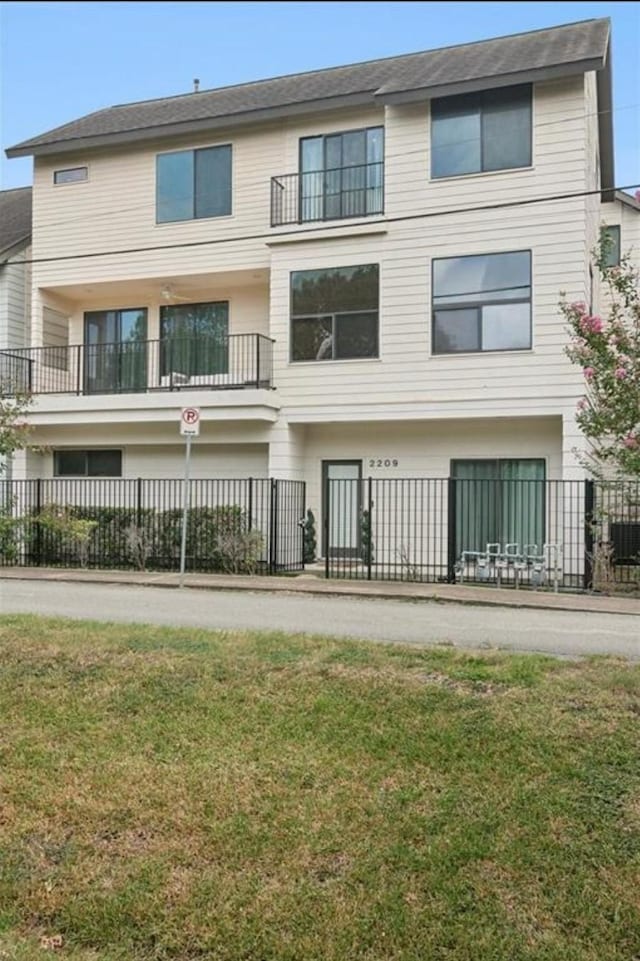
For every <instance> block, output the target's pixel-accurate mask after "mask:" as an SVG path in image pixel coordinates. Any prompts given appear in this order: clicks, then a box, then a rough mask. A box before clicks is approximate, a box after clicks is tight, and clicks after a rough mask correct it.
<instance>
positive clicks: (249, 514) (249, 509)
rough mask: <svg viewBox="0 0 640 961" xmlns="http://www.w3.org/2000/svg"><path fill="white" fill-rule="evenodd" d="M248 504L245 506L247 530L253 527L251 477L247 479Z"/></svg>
mask: <svg viewBox="0 0 640 961" xmlns="http://www.w3.org/2000/svg"><path fill="white" fill-rule="evenodd" d="M248 500H249V503H248V505H247V530H248V531H250V530H251V528H252V527H253V477H250V478H249V498H248Z"/></svg>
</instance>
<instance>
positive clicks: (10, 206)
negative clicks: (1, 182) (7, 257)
mask: <svg viewBox="0 0 640 961" xmlns="http://www.w3.org/2000/svg"><path fill="white" fill-rule="evenodd" d="M30 237H31V187H17V188H16V189H15V190H0V256H1V255H2V254H3V253H4V252H5V251H7V250H9V249H10V248H11V247H15V246H16V244H19V243H20V241H22V240H28V239H29V238H30Z"/></svg>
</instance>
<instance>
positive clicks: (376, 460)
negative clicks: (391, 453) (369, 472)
mask: <svg viewBox="0 0 640 961" xmlns="http://www.w3.org/2000/svg"><path fill="white" fill-rule="evenodd" d="M397 466H398V458H397V457H370V458H369V467H397Z"/></svg>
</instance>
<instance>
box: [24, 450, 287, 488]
mask: <svg viewBox="0 0 640 961" xmlns="http://www.w3.org/2000/svg"><path fill="white" fill-rule="evenodd" d="M69 446H72V447H83V444H82V443H81V442H74V443H73V444H71V445H69ZM87 446H96V445H95V444H94V445H87ZM109 446H111V447H120V446H121V445H120V444H111V445H109ZM121 449H122V476H123V477H125V478H136V477H143V478H146V479H155V478H157V479H162V480H163V479H165V478H166V479H178V480H181V479H182V477H183V476H184V444H182V445H181V444H162V445H151V444H148V445H139V446H136V445H131V446H124V447H122V448H121ZM267 462H268V454H267V448H266V446H265V445H261V444H215V445H214V444H198V443H194V444H193V446H192V449H191V469H190V473H191V477H193V478H194V479H198V478H242V477H266V476H267ZM40 476H41V477H43V478H48V477H53V476H54V474H53V452H50V453H47V454H46V455H45V456H44V458H43V462H42V472H41V475H40Z"/></svg>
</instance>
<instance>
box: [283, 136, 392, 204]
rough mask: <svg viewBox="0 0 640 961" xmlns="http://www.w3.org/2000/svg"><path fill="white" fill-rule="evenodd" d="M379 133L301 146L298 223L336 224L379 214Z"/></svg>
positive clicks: (322, 139) (381, 177) (314, 139)
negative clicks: (340, 220)
mask: <svg viewBox="0 0 640 961" xmlns="http://www.w3.org/2000/svg"><path fill="white" fill-rule="evenodd" d="M383 182H384V132H383V128H382V127H370V128H369V129H367V130H350V131H347V132H345V133H335V134H328V135H326V136H319V137H305V138H304V139H302V140H301V141H300V219H301V220H302V221H308V220H338V219H340V218H343V217H359V216H363V215H365V214H372V213H382V210H383Z"/></svg>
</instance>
